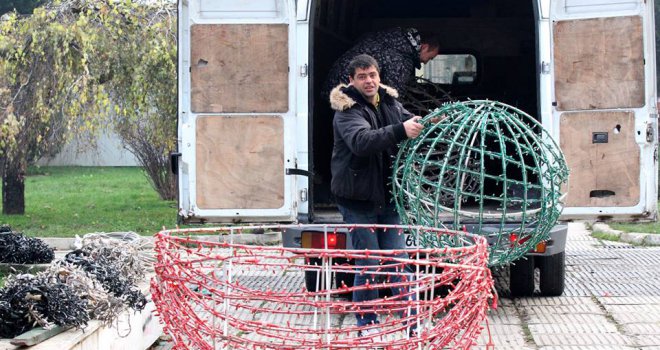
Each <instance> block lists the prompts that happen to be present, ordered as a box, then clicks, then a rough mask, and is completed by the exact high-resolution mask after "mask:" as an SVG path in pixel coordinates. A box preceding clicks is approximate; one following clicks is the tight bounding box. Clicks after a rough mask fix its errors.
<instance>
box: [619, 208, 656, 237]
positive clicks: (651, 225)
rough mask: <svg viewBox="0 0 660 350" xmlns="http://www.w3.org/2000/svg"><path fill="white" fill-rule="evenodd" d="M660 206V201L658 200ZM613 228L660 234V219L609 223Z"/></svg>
mask: <svg viewBox="0 0 660 350" xmlns="http://www.w3.org/2000/svg"><path fill="white" fill-rule="evenodd" d="M658 207H659V208H660V202H658ZM608 225H610V227H611V228H613V229H615V230H619V231H623V232H639V233H655V234H660V221H656V222H646V223H639V224H626V223H613V222H612V223H608Z"/></svg>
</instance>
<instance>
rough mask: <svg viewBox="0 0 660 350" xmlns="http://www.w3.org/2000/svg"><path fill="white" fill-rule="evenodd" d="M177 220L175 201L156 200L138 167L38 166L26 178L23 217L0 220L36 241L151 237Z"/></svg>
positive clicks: (5, 216) (9, 216)
mask: <svg viewBox="0 0 660 350" xmlns="http://www.w3.org/2000/svg"><path fill="white" fill-rule="evenodd" d="M0 205H1V204H0ZM176 217H177V209H176V202H173V201H163V200H161V199H160V197H159V196H158V194H157V193H156V191H155V190H154V189H152V188H151V186H150V185H149V182H148V180H147V178H146V176H145V175H144V173H143V172H142V170H141V169H139V168H134V167H38V168H31V169H30V171H29V172H28V177H27V179H26V184H25V215H0V223H6V224H9V225H10V226H11V227H12V229H13V230H15V231H21V232H23V233H25V234H26V235H29V236H38V237H73V236H75V235H76V234H78V235H82V234H85V233H90V232H113V231H135V232H137V233H139V234H141V235H152V234H154V233H156V232H157V231H158V230H160V229H161V228H162V227H163V226H166V227H167V228H173V227H174V226H175V225H176Z"/></svg>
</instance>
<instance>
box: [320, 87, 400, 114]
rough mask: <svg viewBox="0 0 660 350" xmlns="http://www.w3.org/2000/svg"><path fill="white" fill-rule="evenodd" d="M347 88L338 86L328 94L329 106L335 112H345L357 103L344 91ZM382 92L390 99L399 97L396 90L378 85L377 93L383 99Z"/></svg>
mask: <svg viewBox="0 0 660 350" xmlns="http://www.w3.org/2000/svg"><path fill="white" fill-rule="evenodd" d="M349 86H350V85H347V84H339V85H337V86H336V87H335V88H334V89H332V91H331V92H330V106H331V107H332V109H334V110H335V111H339V112H341V111H345V110H347V109H349V108H351V107H353V106H354V105H355V104H356V103H358V102H357V101H356V100H355V99H354V98H352V97H351V96H349V95H348V94H347V93H346V92H345V91H344V89H346V88H348V87H349ZM383 91H384V92H385V93H386V94H387V95H389V96H391V97H392V98H395V99H396V98H398V97H399V93H398V92H397V91H396V89H394V88H391V87H389V86H387V85H384V84H380V85H379V88H378V93H380V94H381V98H383V97H385V95H383V94H382V92H383Z"/></svg>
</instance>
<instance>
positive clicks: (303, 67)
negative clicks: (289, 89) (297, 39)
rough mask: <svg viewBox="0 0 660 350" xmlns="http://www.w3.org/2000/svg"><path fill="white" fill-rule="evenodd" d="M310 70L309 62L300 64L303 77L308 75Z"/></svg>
mask: <svg viewBox="0 0 660 350" xmlns="http://www.w3.org/2000/svg"><path fill="white" fill-rule="evenodd" d="M308 71H309V68H308V67H307V63H305V64H303V65H302V66H300V76H301V77H303V78H305V77H307V73H308Z"/></svg>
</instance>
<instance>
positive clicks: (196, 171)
mask: <svg viewBox="0 0 660 350" xmlns="http://www.w3.org/2000/svg"><path fill="white" fill-rule="evenodd" d="M392 27H415V28H417V29H419V30H421V31H430V32H434V33H435V34H437V35H438V37H439V39H440V42H441V48H440V52H441V55H440V56H438V57H436V59H435V60H434V61H432V62H430V64H428V65H427V67H424V69H423V71H422V72H421V73H422V74H423V75H424V76H425V77H426V78H428V79H430V80H431V81H432V82H434V83H439V84H441V86H442V87H443V89H444V90H446V91H448V92H449V93H450V94H451V95H452V96H454V97H457V98H465V99H467V98H470V99H490V100H496V101H500V102H504V103H507V104H510V105H513V106H515V107H517V108H519V109H522V110H523V111H525V112H527V113H528V114H530V115H532V116H534V117H535V118H537V119H538V120H539V121H540V122H541V123H542V124H543V126H544V127H545V128H546V129H547V130H548V131H549V132H550V133H551V135H553V137H554V138H555V139H556V140H557V142H558V144H559V145H560V147H561V149H562V150H563V152H564V154H565V156H566V160H567V163H568V166H569V169H570V177H569V182H568V185H567V188H566V189H565V190H567V191H568V195H567V197H566V199H565V209H564V211H563V216H562V219H564V220H570V219H578V218H580V219H587V218H588V219H607V220H617V221H649V220H655V219H656V215H657V207H656V203H657V188H658V184H657V173H658V171H657V143H658V136H657V131H658V125H657V122H658V120H657V107H656V81H655V79H656V78H655V48H654V46H655V43H654V18H653V1H642V0H557V1H550V0H547V1H544V0H498V1H487V0H463V1H449V0H446V1H445V0H433V1H431V0H407V1H398V0H182V1H179V39H180V40H179V123H178V132H179V140H178V151H179V153H178V154H177V155H176V156H175V157H173V160H177V161H178V163H177V164H176V165H175V168H176V169H177V171H178V174H179V207H180V211H179V215H180V218H181V220H182V221H183V222H255V223H256V222H328V221H337V220H340V219H341V218H340V217H339V215H338V213H337V211H336V207H335V204H334V201H333V199H332V196H331V195H330V156H331V152H332V144H333V140H332V137H333V133H332V123H331V121H332V112H331V110H330V108H329V105H328V103H327V101H324V100H322V99H321V97H320V89H321V86H322V83H323V80H324V79H325V76H326V74H327V71H328V69H329V68H330V66H331V65H332V63H333V62H334V60H335V59H336V58H338V57H339V56H340V55H341V54H342V53H343V52H344V51H345V50H346V49H348V48H349V47H350V46H351V45H352V44H353V43H354V42H355V41H356V40H357V38H359V37H360V36H361V35H362V34H364V33H367V32H370V31H375V30H379V29H385V28H392ZM457 62H459V63H457ZM460 62H464V64H463V65H461V64H460ZM468 63H469V64H468ZM561 250H562V252H563V247H562V249H561ZM562 267H563V260H562ZM562 280H563V274H562ZM562 283H563V281H562ZM562 290H563V287H562ZM551 294H552V293H551Z"/></svg>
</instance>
